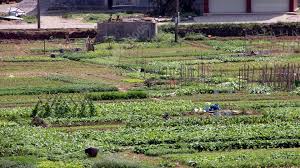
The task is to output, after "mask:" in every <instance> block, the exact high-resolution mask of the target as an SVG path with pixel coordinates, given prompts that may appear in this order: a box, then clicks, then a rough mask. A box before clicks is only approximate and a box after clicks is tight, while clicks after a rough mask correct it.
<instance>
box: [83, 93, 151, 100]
mask: <svg viewBox="0 0 300 168" xmlns="http://www.w3.org/2000/svg"><path fill="white" fill-rule="evenodd" d="M147 97H148V96H147V93H145V92H143V91H128V92H102V93H89V94H87V95H86V98H87V99H90V100H94V101H98V100H118V99H145V98H147Z"/></svg>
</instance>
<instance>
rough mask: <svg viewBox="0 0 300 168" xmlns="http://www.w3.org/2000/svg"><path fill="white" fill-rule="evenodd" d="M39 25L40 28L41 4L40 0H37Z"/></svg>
mask: <svg viewBox="0 0 300 168" xmlns="http://www.w3.org/2000/svg"><path fill="white" fill-rule="evenodd" d="M37 24H38V25H37V27H38V29H40V28H41V4H40V0H37Z"/></svg>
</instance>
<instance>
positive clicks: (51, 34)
mask: <svg viewBox="0 0 300 168" xmlns="http://www.w3.org/2000/svg"><path fill="white" fill-rule="evenodd" d="M66 36H69V38H87V37H90V38H94V37H95V36H96V30H95V29H41V30H37V29H36V30H34V29H32V30H11V29H10V30H0V40H4V39H6V40H47V39H50V38H66Z"/></svg>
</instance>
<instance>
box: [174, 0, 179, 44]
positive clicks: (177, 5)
mask: <svg viewBox="0 0 300 168" xmlns="http://www.w3.org/2000/svg"><path fill="white" fill-rule="evenodd" d="M175 16H176V19H175V42H176V43H177V42H178V24H179V16H180V13H179V0H176V15H175Z"/></svg>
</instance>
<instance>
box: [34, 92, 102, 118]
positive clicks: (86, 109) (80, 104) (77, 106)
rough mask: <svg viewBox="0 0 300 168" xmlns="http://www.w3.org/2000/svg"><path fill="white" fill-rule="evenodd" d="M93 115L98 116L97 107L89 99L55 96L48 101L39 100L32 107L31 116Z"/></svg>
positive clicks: (65, 116) (82, 116)
mask: <svg viewBox="0 0 300 168" xmlns="http://www.w3.org/2000/svg"><path fill="white" fill-rule="evenodd" d="M35 116H39V117H42V118H48V117H56V118H68V117H80V118H84V117H93V116H96V107H95V105H94V104H93V102H92V101H91V100H89V99H82V100H79V101H74V100H73V99H72V98H64V97H62V96H53V97H51V98H49V99H48V100H46V101H42V100H39V101H38V102H37V104H36V105H35V107H34V108H33V109H32V112H31V117H35Z"/></svg>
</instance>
